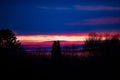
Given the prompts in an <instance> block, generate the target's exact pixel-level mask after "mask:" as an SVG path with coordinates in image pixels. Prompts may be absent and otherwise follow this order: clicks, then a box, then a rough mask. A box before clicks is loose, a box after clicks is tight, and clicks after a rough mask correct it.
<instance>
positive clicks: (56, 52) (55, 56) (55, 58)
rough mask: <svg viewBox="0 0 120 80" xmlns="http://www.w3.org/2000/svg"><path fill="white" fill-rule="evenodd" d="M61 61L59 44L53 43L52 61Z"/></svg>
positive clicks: (57, 42)
mask: <svg viewBox="0 0 120 80" xmlns="http://www.w3.org/2000/svg"><path fill="white" fill-rule="evenodd" d="M60 59H61V48H60V42H59V41H54V42H53V45H52V60H53V61H59V60H60Z"/></svg>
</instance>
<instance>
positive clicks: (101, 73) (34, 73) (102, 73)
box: [2, 56, 117, 80]
mask: <svg viewBox="0 0 120 80" xmlns="http://www.w3.org/2000/svg"><path fill="white" fill-rule="evenodd" d="M4 60H5V62H4V64H3V69H2V70H4V71H3V72H4V73H5V74H4V73H3V74H4V76H5V77H4V78H8V79H16V80H17V79H27V80H28V79H33V80H36V79H37V80H45V79H48V80H69V79H72V80H85V79H87V80H88V79H94V80H108V79H113V75H114V74H116V73H114V71H115V69H114V67H116V65H115V63H114V62H115V60H113V59H112V58H109V59H108V58H102V57H89V58H83V59H79V58H78V57H75V58H73V57H69V56H68V57H67V56H66V57H65V56H64V57H63V58H62V59H61V60H58V61H52V60H51V59H50V57H45V56H42V57H40V56H27V57H24V58H23V57H22V58H20V57H19V58H18V57H16V58H11V57H9V58H7V59H5V58H4ZM113 63H114V64H113ZM116 63H117V62H116Z"/></svg>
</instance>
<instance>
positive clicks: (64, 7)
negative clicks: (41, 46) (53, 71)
mask: <svg viewBox="0 0 120 80" xmlns="http://www.w3.org/2000/svg"><path fill="white" fill-rule="evenodd" d="M0 28H9V29H11V30H13V31H14V32H15V33H16V34H17V37H18V39H19V40H21V41H22V42H23V43H24V44H25V43H29V44H31V42H33V43H35V44H36V43H38V42H39V43H40V42H44V41H53V40H62V41H73V42H74V41H76V42H77V41H84V40H85V39H86V38H87V33H89V32H119V31H120V0H1V1H0ZM33 43H32V44H33Z"/></svg>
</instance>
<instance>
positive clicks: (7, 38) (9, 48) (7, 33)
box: [0, 29, 24, 56]
mask: <svg viewBox="0 0 120 80" xmlns="http://www.w3.org/2000/svg"><path fill="white" fill-rule="evenodd" d="M23 52H24V50H23V48H22V46H21V43H20V41H19V40H17V38H16V36H15V34H14V33H13V32H12V31H11V30H10V29H1V30H0V53H2V54H3V55H7V56H20V55H22V53H23Z"/></svg>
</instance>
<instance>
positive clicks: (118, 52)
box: [84, 33, 120, 57]
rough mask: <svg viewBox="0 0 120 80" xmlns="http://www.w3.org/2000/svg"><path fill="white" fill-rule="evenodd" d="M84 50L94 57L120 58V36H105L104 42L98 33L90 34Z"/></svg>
mask: <svg viewBox="0 0 120 80" xmlns="http://www.w3.org/2000/svg"><path fill="white" fill-rule="evenodd" d="M84 50H85V51H87V52H89V53H90V54H91V55H93V56H105V57H111V56H120V35H119V34H115V35H109V34H105V39H104V40H102V38H100V37H99V36H98V35H97V34H96V33H90V34H89V38H88V39H87V40H86V41H85V44H84Z"/></svg>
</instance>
